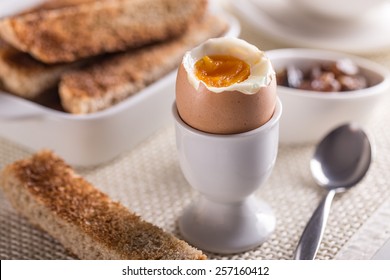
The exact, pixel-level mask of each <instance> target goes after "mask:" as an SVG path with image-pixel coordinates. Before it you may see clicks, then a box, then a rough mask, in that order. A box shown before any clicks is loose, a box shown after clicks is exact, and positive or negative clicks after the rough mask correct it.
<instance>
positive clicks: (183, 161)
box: [173, 100, 282, 254]
mask: <svg viewBox="0 0 390 280" xmlns="http://www.w3.org/2000/svg"><path fill="white" fill-rule="evenodd" d="M281 113H282V106H281V103H280V101H279V100H277V104H276V108H275V112H274V115H273V117H272V118H271V119H270V120H269V121H268V122H267V123H265V124H264V125H262V126H261V127H259V128H257V129H254V130H251V131H249V132H245V133H239V134H230V135H217V134H210V133H204V132H202V131H199V130H196V129H194V128H192V127H190V126H188V125H187V124H186V123H185V122H183V120H182V119H181V118H180V116H179V115H178V112H177V108H176V104H174V105H173V115H174V118H175V128H176V144H177V149H178V155H179V161H180V166H181V169H182V171H183V174H184V176H185V178H186V179H187V181H188V182H189V183H190V185H191V186H192V187H193V188H194V189H196V190H198V191H199V192H200V194H201V196H200V198H199V199H198V200H196V201H194V202H193V203H192V204H191V205H190V206H189V207H188V208H187V209H186V210H185V211H184V213H183V215H182V216H181V217H180V219H179V228H180V231H181V234H182V235H183V237H184V239H186V240H187V241H188V242H189V243H191V244H193V245H194V246H196V247H198V248H200V249H202V250H205V251H209V252H214V253H221V254H231V253H239V252H243V251H247V250H250V249H252V248H255V247H257V246H258V245H260V244H261V243H263V242H264V241H266V240H267V238H268V237H269V236H270V235H271V233H272V232H273V230H274V229H275V224H276V220H275V216H274V214H273V212H272V210H271V208H270V207H269V206H268V205H267V204H266V203H265V202H262V201H259V200H258V199H257V198H255V196H254V195H253V193H254V192H255V191H256V190H257V189H258V188H259V187H260V185H261V184H263V183H264V182H265V180H266V179H267V178H268V177H269V175H270V174H271V171H272V169H273V166H274V163H275V160H276V155H277V151H278V139H279V119H280V116H281Z"/></svg>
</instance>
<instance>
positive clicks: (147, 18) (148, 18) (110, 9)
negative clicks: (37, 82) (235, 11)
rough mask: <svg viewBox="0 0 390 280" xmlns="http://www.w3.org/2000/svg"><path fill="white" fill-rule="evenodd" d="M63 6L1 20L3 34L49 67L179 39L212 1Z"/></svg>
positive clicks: (126, 0) (83, 0)
mask: <svg viewBox="0 0 390 280" xmlns="http://www.w3.org/2000/svg"><path fill="white" fill-rule="evenodd" d="M62 2H64V3H63V4H62V5H61V3H59V4H56V5H54V6H55V7H57V8H56V9H51V8H50V5H49V4H47V5H46V9H45V6H41V9H40V10H38V11H36V10H32V11H31V12H28V13H24V14H22V15H17V16H14V17H8V18H5V19H3V20H0V36H1V37H2V38H3V39H4V40H5V41H7V42H8V43H9V44H11V45H13V46H14V47H15V48H17V49H19V50H21V51H23V52H28V53H30V54H31V55H32V56H34V57H35V58H36V59H38V60H40V61H43V62H45V63H59V62H72V61H75V60H78V59H80V58H84V57H90V56H95V55H99V54H102V53H109V52H117V51H123V50H126V49H128V48H134V47H139V46H142V45H145V44H150V43H153V42H159V41H163V40H167V39H169V38H173V37H175V36H179V35H180V34H182V33H183V32H184V31H185V30H186V29H187V28H188V26H189V25H190V24H191V23H192V22H193V21H197V20H200V19H201V18H202V16H203V14H204V13H205V10H206V8H207V0H96V1H88V0H78V1H77V0H73V1H69V0H68V1H64V0H63V1H62ZM73 2H74V3H73ZM58 6H59V7H60V8H58ZM42 7H43V9H42ZM96 34H99V35H98V36H97V35H96Z"/></svg>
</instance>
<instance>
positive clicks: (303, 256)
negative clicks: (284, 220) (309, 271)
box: [294, 190, 336, 260]
mask: <svg viewBox="0 0 390 280" xmlns="http://www.w3.org/2000/svg"><path fill="white" fill-rule="evenodd" d="M335 193H336V192H335V191H334V190H330V191H329V192H328V194H327V195H326V196H325V198H324V199H323V200H322V201H321V203H320V204H319V205H318V207H317V209H316V210H315V211H314V213H313V215H312V216H311V218H310V220H309V222H308V224H307V225H306V228H305V230H304V231H303V234H302V236H301V239H300V240H299V243H298V246H297V249H296V251H295V254H294V259H295V260H314V258H315V256H316V254H317V251H318V248H319V247H320V243H321V239H322V236H323V234H324V231H325V225H326V221H327V220H328V215H329V211H330V206H331V205H332V200H333V197H334V195H335Z"/></svg>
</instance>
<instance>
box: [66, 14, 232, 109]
mask: <svg viewBox="0 0 390 280" xmlns="http://www.w3.org/2000/svg"><path fill="white" fill-rule="evenodd" d="M210 26H212V28H210ZM226 28H227V23H226V22H225V21H224V20H222V19H221V18H219V17H216V16H211V15H208V16H207V17H205V19H204V20H203V21H202V22H201V23H195V24H194V25H193V26H192V27H191V28H190V29H189V30H188V32H187V33H186V34H184V35H183V36H182V37H180V38H177V39H174V40H171V41H169V42H164V43H160V44H157V45H153V46H150V47H144V48H141V49H139V50H137V51H129V52H126V53H122V54H118V55H115V56H112V57H110V58H108V59H106V60H105V61H103V62H101V63H96V64H93V65H91V66H88V67H86V68H85V69H80V70H75V71H71V72H68V73H67V74H65V75H64V76H63V77H62V79H61V83H60V87H59V88H60V97H61V102H62V106H63V107H64V109H65V110H66V111H68V112H70V113H73V114H88V113H93V112H97V111H100V110H103V109H106V108H108V107H110V106H112V105H114V104H116V103H118V102H120V101H122V100H124V99H126V98H127V97H129V96H131V95H132V94H134V93H136V92H138V91H140V90H141V89H143V88H144V87H146V86H147V85H149V84H151V83H152V82H154V81H156V80H158V79H159V78H161V77H162V76H164V75H165V74H167V73H169V72H170V71H172V70H174V69H175V68H176V67H177V66H178V65H179V63H180V61H181V59H182V57H183V55H184V53H185V51H187V50H188V49H190V48H192V47H194V46H195V45H198V44H199V43H201V42H202V41H204V40H206V39H208V38H211V37H216V36H220V35H221V34H222V33H223V32H224V31H226Z"/></svg>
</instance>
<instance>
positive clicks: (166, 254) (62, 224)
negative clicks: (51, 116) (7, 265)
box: [0, 151, 206, 259]
mask: <svg viewBox="0 0 390 280" xmlns="http://www.w3.org/2000/svg"><path fill="white" fill-rule="evenodd" d="M0 186H1V187H2V189H3V191H4V194H5V195H6V197H7V198H8V199H9V200H10V202H11V204H12V205H13V206H14V208H15V209H16V210H18V211H19V212H20V213H21V214H22V215H24V216H25V217H27V218H28V219H29V220H30V222H31V223H33V224H35V225H37V226H39V227H40V228H42V229H43V230H45V231H47V232H48V233H49V234H51V235H52V236H53V237H54V238H56V239H57V240H58V241H60V242H61V243H62V244H63V245H64V247H65V248H67V249H68V250H69V251H70V252H72V253H73V254H75V255H76V256H78V257H79V258H81V259H206V256H205V255H203V254H202V253H201V252H200V251H199V250H197V249H194V248H193V247H191V246H189V245H188V244H187V243H185V242H184V241H181V240H179V239H177V238H176V237H174V236H173V235H171V234H169V233H166V232H164V231H163V230H162V229H160V228H158V227H157V226H154V225H152V224H150V223H148V222H145V221H143V220H142V219H141V218H140V217H139V216H138V215H136V214H134V213H132V212H130V211H129V210H128V209H127V208H125V207H124V206H122V205H121V204H120V203H118V202H114V201H112V200H111V199H110V198H109V197H108V196H107V195H106V194H104V193H102V192H101V191H99V190H98V189H96V188H95V187H94V186H92V185H91V184H90V183H88V182H87V181H86V180H84V179H83V178H82V177H80V176H79V175H77V174H76V173H75V172H74V171H73V169H72V168H71V167H69V166H68V165H67V164H66V163H65V162H64V161H63V160H62V159H61V158H59V157H58V156H56V155H55V154H53V153H52V152H50V151H41V152H39V153H37V154H35V155H33V156H32V157H31V158H28V159H25V160H21V161H18V162H15V163H13V164H11V165H9V166H7V167H6V168H5V169H4V170H3V171H2V172H1V175H0Z"/></svg>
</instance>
